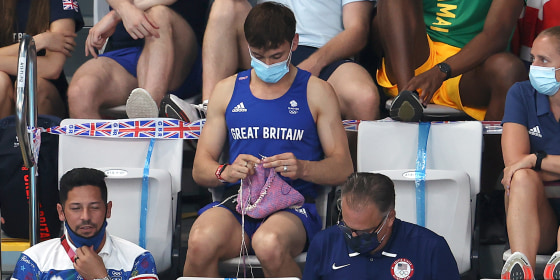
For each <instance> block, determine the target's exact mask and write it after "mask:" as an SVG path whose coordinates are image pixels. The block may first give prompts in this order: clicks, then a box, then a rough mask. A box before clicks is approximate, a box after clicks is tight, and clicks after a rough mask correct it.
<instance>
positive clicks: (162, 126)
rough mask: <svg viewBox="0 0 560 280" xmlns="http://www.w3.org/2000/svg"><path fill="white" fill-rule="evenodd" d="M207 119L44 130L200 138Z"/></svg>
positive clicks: (118, 122) (104, 123)
mask: <svg viewBox="0 0 560 280" xmlns="http://www.w3.org/2000/svg"><path fill="white" fill-rule="evenodd" d="M204 123H205V120H198V121H196V122H192V123H186V122H183V121H180V120H175V119H163V118H161V119H127V120H114V121H102V122H91V123H81V124H70V125H66V126H53V127H50V128H47V129H45V130H44V131H46V132H49V133H52V134H65V135H76V136H90V137H123V138H168V139H198V138H199V137H200V132H201V131H202V127H203V125H204Z"/></svg>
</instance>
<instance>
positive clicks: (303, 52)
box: [292, 45, 356, 81]
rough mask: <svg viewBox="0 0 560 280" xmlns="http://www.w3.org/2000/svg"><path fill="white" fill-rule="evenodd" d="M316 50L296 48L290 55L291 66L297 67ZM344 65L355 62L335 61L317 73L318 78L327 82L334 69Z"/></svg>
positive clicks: (306, 47)
mask: <svg viewBox="0 0 560 280" xmlns="http://www.w3.org/2000/svg"><path fill="white" fill-rule="evenodd" d="M317 50H318V49H317V48H314V47H308V46H302V45H299V46H298V47H297V49H296V50H295V51H294V52H293V53H292V64H293V65H295V66H297V65H298V64H300V63H301V62H302V61H304V60H305V59H307V58H308V57H309V56H310V55H311V54H313V53H314V52H316V51H317ZM344 63H356V62H355V61H354V60H352V59H341V60H337V61H335V62H333V63H331V64H329V65H327V66H325V67H324V68H323V69H322V70H321V73H319V78H320V79H321V80H324V81H326V80H328V79H329V78H330V76H331V75H332V73H333V72H334V70H336V68H338V66H340V65H342V64H344Z"/></svg>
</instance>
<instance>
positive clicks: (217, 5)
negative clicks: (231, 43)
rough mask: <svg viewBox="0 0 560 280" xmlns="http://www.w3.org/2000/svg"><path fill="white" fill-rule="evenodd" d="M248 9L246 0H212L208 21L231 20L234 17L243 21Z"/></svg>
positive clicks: (249, 6)
mask: <svg viewBox="0 0 560 280" xmlns="http://www.w3.org/2000/svg"><path fill="white" fill-rule="evenodd" d="M250 9H251V5H250V4H249V3H248V2H247V0H214V3H213V4H212V8H211V10H210V14H209V18H208V21H220V22H231V21H234V20H235V19H236V18H240V19H241V18H242V20H243V21H244V20H245V17H244V15H246V14H247V13H248V12H249V10H250Z"/></svg>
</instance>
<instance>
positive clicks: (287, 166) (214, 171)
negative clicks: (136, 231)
mask: <svg viewBox="0 0 560 280" xmlns="http://www.w3.org/2000/svg"><path fill="white" fill-rule="evenodd" d="M295 24H296V23H295V18H294V15H293V13H292V12H291V11H290V10H289V9H288V8H286V7H285V6H283V5H280V4H277V3H263V4H260V5H257V6H255V8H253V9H252V10H251V12H250V13H249V15H248V16H247V19H246V21H245V26H244V29H245V36H246V39H247V42H248V44H249V46H248V50H247V51H248V52H249V53H250V55H251V56H252V66H253V68H252V69H250V70H247V71H244V72H241V73H239V74H237V75H234V76H231V77H229V78H226V79H224V80H222V81H221V82H220V83H218V85H217V86H216V88H215V90H214V92H213V94H212V96H211V99H212V100H211V101H210V103H209V104H211V105H209V106H208V114H207V119H206V124H205V125H204V129H203V131H202V135H201V137H200V139H199V142H198V147H197V151H196V156H195V161H194V166H193V177H194V179H195V181H196V182H197V183H198V184H200V185H203V186H207V187H211V188H213V187H218V186H224V187H225V189H226V190H225V192H226V193H227V192H228V191H229V192H231V190H233V192H232V193H234V194H236V193H237V189H238V186H239V183H240V180H242V179H245V178H246V177H247V176H249V175H252V174H254V172H255V166H256V165H260V164H262V165H263V167H264V168H271V169H274V172H277V174H278V175H279V176H280V177H281V178H282V179H284V181H286V182H287V183H288V184H290V185H291V186H292V187H293V188H294V189H296V190H298V191H299V192H300V193H301V194H302V195H303V196H304V197H305V200H306V203H304V205H303V206H302V207H301V208H297V209H290V208H287V209H283V210H280V211H277V212H274V213H272V214H270V215H269V216H268V217H266V218H265V219H252V218H249V217H245V218H244V219H243V220H242V219H241V218H242V217H241V215H240V214H239V213H237V211H236V210H235V209H232V208H231V207H227V205H226V204H227V203H223V204H220V205H216V204H218V203H219V202H217V203H214V205H209V206H208V207H205V208H204V209H202V210H201V212H203V213H202V214H201V215H200V217H199V218H198V219H197V220H196V221H195V223H194V225H193V227H192V229H191V232H190V234H189V244H188V251H187V257H186V262H185V267H184V275H185V276H207V277H217V276H218V262H219V261H220V260H224V259H229V258H233V257H237V256H239V255H240V248H241V246H242V245H243V244H246V247H247V249H248V250H250V251H252V252H254V254H255V255H256V256H257V257H258V259H259V261H260V262H261V265H262V268H263V271H264V274H265V275H266V276H267V277H283V276H296V277H301V271H300V269H299V267H298V265H297V264H296V262H295V261H294V259H293V258H294V257H295V256H297V255H298V254H300V253H301V252H302V251H304V250H305V248H307V246H308V244H309V242H310V240H311V238H312V237H313V235H314V234H315V233H317V232H318V231H319V230H320V229H321V221H320V218H319V216H318V214H317V210H316V209H315V204H314V199H315V197H316V196H317V192H316V190H317V188H318V187H319V185H336V184H341V183H342V182H344V180H345V179H346V178H347V176H348V175H350V174H351V172H352V170H353V166H352V161H351V159H350V155H349V151H348V144H347V140H346V134H345V131H344V128H343V127H342V125H341V119H340V111H339V108H338V103H337V99H336V96H335V94H334V91H333V89H332V87H331V86H330V85H329V84H328V83H327V82H325V81H322V80H320V79H318V78H316V77H314V76H311V74H310V73H309V72H307V71H304V70H301V69H298V68H296V67H295V66H293V65H292V64H291V63H290V58H291V53H292V51H293V50H295V49H296V48H297V45H298V35H297V34H295ZM226 145H227V148H228V149H229V154H228V158H229V160H228V161H227V162H226V163H225V164H221V163H220V162H219V159H220V154H221V153H222V151H223V150H224V147H225V146H226ZM226 197H227V196H226ZM212 206H214V207H212ZM230 209H231V210H230ZM242 222H243V225H244V226H243V229H244V233H242V225H241V223H242Z"/></svg>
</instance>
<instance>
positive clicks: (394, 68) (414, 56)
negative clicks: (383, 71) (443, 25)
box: [376, 0, 430, 86]
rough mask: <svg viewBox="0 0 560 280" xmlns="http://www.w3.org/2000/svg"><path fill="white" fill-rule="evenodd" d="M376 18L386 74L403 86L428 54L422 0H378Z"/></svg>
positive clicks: (393, 81) (392, 80)
mask: <svg viewBox="0 0 560 280" xmlns="http://www.w3.org/2000/svg"><path fill="white" fill-rule="evenodd" d="M376 17H379V18H378V19H377V27H378V30H377V31H378V33H379V38H382V40H381V44H382V46H383V51H384V54H385V65H386V67H387V76H388V77H389V80H390V81H391V82H392V83H397V84H398V85H400V86H404V85H406V84H407V83H408V81H409V80H410V79H412V77H414V69H416V68H418V67H420V66H421V65H422V64H423V63H424V62H425V61H426V60H427V59H428V56H429V55H430V50H429V46H428V39H427V37H426V36H427V35H426V27H425V26H426V25H425V24H424V17H423V9H422V1H415V0H379V1H378V3H377V15H376ZM411 42H412V43H411Z"/></svg>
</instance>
